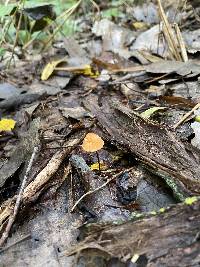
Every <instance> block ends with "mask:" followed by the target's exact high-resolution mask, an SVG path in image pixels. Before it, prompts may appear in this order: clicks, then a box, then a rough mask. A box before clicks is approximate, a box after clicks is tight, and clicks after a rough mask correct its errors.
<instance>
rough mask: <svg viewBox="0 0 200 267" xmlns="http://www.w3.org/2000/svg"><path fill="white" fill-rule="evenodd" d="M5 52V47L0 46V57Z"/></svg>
mask: <svg viewBox="0 0 200 267" xmlns="http://www.w3.org/2000/svg"><path fill="white" fill-rule="evenodd" d="M5 52H6V49H5V48H2V47H0V57H2V56H3V55H4V54H5Z"/></svg>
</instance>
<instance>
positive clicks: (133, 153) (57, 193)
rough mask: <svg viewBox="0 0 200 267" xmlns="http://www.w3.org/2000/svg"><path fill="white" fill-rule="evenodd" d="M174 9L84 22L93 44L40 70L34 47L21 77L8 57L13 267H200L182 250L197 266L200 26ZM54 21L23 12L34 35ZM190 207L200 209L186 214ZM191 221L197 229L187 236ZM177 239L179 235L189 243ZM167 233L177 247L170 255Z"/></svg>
mask: <svg viewBox="0 0 200 267" xmlns="http://www.w3.org/2000/svg"><path fill="white" fill-rule="evenodd" d="M169 2H170V1H169ZM191 2H193V1H191ZM91 3H93V1H91ZM93 4H94V3H93ZM162 4H163V3H161V1H147V3H144V4H141V5H139V4H138V5H137V4H136V6H134V5H133V6H129V5H122V6H120V7H118V8H119V9H120V16H119V17H115V12H112V13H111V17H110V19H108V17H109V16H107V18H103V19H99V20H95V21H94V18H93V15H91V14H90V15H89V18H87V19H86V17H85V15H86V14H84V12H83V13H82V12H81V11H80V10H79V12H80V17H79V23H80V25H82V27H83V30H82V32H79V33H77V34H76V35H74V36H73V37H67V36H65V35H61V37H59V38H58V39H56V38H55V39H54V40H53V41H52V42H51V45H50V46H49V48H48V49H47V51H43V53H41V54H40V55H38V56H37V57H35V58H34V53H37V52H36V51H37V49H36V51H35V52H34V49H35V48H34V40H33V41H32V46H27V51H26V52H25V51H24V50H23V49H21V46H20V45H19V46H18V45H17V47H16V48H17V49H19V51H20V49H21V51H20V52H18V53H14V56H15V57H16V59H17V60H16V61H15V62H13V63H12V64H11V66H10V69H6V63H7V59H6V58H5V56H2V58H1V68H2V74H1V85H0V100H1V101H0V109H1V112H0V115H1V121H0V127H1V129H0V131H1V136H0V147H1V150H0V156H1V158H0V190H1V191H0V192H1V197H0V201H1V209H0V223H1V224H0V231H1V235H2V237H1V239H0V243H1V245H2V251H1V252H0V253H1V254H0V257H1V261H2V262H3V264H4V265H6V266H13V264H14V265H15V266H24V265H25V263H26V262H29V266H33V265H36V266H39V265H40V264H43V265H44V266H48V265H49V264H51V265H52V266H72V263H73V261H74V260H75V257H74V256H71V257H67V256H66V255H72V254H74V253H75V252H76V253H77V254H78V256H79V255H80V253H81V254H82V255H83V256H84V257H79V259H78V262H77V266H82V265H81V264H83V266H89V265H87V263H88V261H90V260H91V259H92V264H93V265H91V266H113V265H111V264H112V262H115V264H116V265H114V266H118V265H117V264H119V262H120V261H121V262H124V264H125V262H126V263H127V264H128V262H130V261H131V260H132V262H134V263H135V262H136V263H137V262H140V261H145V262H146V264H147V263H148V264H151V263H152V261H154V263H155V264H154V266H160V265H162V264H163V265H165V264H166V266H170V264H169V262H167V263H166V261H167V260H166V258H165V257H164V256H163V255H164V254H167V255H168V257H169V258H171V259H172V260H174V261H176V260H177V262H178V264H180V262H182V263H183V264H182V266H188V265H187V263H185V258H184V257H182V258H181V259H178V258H175V257H174V255H175V254H176V253H177V251H176V249H177V244H178V243H179V242H181V243H182V244H183V247H184V248H185V249H191V251H192V252H191V255H193V259H192V261H193V262H194V264H195V263H196V261H197V256H194V255H196V254H195V253H196V251H197V247H195V246H194V247H193V248H191V247H189V245H188V244H189V243H188V240H195V239H194V237H195V236H196V235H197V233H198V228H197V227H196V225H198V223H199V221H198V216H197V213H196V210H198V205H199V200H198V197H199V194H200V181H199V174H200V169H199V159H200V153H199V147H200V145H199V143H200V142H199V122H198V119H196V120H195V116H199V109H197V108H198V103H199V99H200V90H199V75H200V71H199V65H200V63H199V62H200V61H199V56H198V51H199V47H200V44H199V38H198V32H197V31H198V30H196V29H195V23H193V24H191V25H190V24H189V25H188V22H190V21H196V20H197V16H196V15H195V14H194V13H195V12H194V9H193V8H192V7H191V6H190V5H188V6H187V8H186V7H185V6H184V5H182V3H180V6H177V3H169V4H168V6H167V7H166V6H165V5H164V4H163V6H162ZM181 5H182V6H181ZM94 6H95V5H94ZM44 7H45V6H39V7H31V8H25V9H24V11H23V12H24V13H23V16H24V18H25V17H27V18H28V21H29V22H30V21H31V22H32V23H33V24H34V27H33V28H32V32H37V31H39V30H43V28H42V27H46V26H44V23H43V22H45V23H46V19H47V18H48V19H50V20H51V21H54V20H55V19H56V17H55V13H54V7H53V6H52V5H47V7H48V8H47V9H45V8H44ZM96 7H97V6H96ZM99 7H100V9H101V8H102V9H105V7H104V4H100V5H99ZM157 7H159V11H158V10H157ZM163 7H164V8H163ZM175 7H176V10H177V13H174V11H175ZM12 8H13V7H12ZM108 8H110V7H109V5H108ZM72 10H73V9H72ZM108 10H109V9H108ZM11 11H12V9H11V6H9V8H8V9H7V10H5V9H4V11H3V12H4V13H5V12H6V13H5V14H6V15H8V14H9V13H10V12H11ZM132 11H133V12H132ZM109 12H110V11H109ZM109 12H108V11H107V13H109ZM127 14H128V15H127ZM24 21H25V20H24ZM18 22H19V18H18ZM174 22H175V23H177V24H175V26H174ZM196 23H197V24H198V21H197V22H196ZM22 26H23V25H22ZM29 26H30V25H29ZM20 30H23V29H20ZM190 36H192V37H191V38H190ZM194 36H195V37H194ZM191 39H192V40H191ZM4 45H5V44H4ZM35 45H36V43H35ZM5 47H6V45H5ZM36 47H37V46H36ZM6 48H7V47H6ZM13 51H14V50H13ZM20 53H21V55H23V56H19V55H20ZM5 118H6V119H7V118H9V121H5ZM10 118H12V120H11V119H10ZM8 122H10V123H11V124H8ZM14 126H15V127H14ZM35 148H37V149H36V151H37V152H36V155H34V159H33V160H32V161H31V164H30V159H31V158H32V157H33V153H34V151H35ZM97 151H98V154H97V153H91V152H97ZM28 166H29V167H28ZM27 168H30V170H29V171H28V172H27ZM25 177H26V179H25ZM23 184H24V185H25V186H22V185H23ZM190 198H191V199H193V198H194V199H195V201H192V202H191V203H190V201H185V202H184V200H185V199H186V200H187V199H190ZM16 199H19V202H18V203H19V205H18V207H17V209H16V208H15V207H16V206H17V205H16V204H17V203H16ZM187 203H189V204H188V205H190V206H191V207H190V210H189V209H187V207H186V206H187ZM193 207H194V208H193ZM13 211H14V212H15V213H16V214H15V216H14V215H13V214H14V213H13ZM188 212H190V213H191V216H193V218H194V219H193V224H192V222H188V224H187V225H185V224H184V220H185V219H186V217H187V216H186V215H187V214H188ZM13 218H14V219H13ZM138 218H140V220H138ZM172 218H176V219H177V221H173V219H172ZM10 221H12V224H13V227H12V228H11V227H10V229H9V230H8V228H9V227H6V225H7V226H8V225H9V223H8V222H10ZM12 224H11V226H12ZM156 225H157V227H158V228H156ZM180 225H181V226H182V228H181V229H182V231H183V232H184V235H183V236H181V234H180V232H178V231H179V230H178V229H179V228H178V226H180ZM165 227H166V229H169V232H168V233H169V236H166V233H167V231H165ZM187 227H193V228H192V229H193V232H192V234H191V236H190V231H189V230H188V228H187ZM106 229H107V230H106ZM133 229H134V231H133ZM159 229H160V230H159ZM171 229H172V230H173V229H174V231H177V233H179V235H178V236H177V239H176V241H174V240H173V236H174V233H173V234H172V233H171ZM115 230H116V232H115ZM144 231H146V232H147V233H148V234H149V239H148V242H149V243H148V242H147V237H146V236H145V235H144V234H143V233H144ZM158 231H160V236H162V238H163V240H168V241H169V242H168V243H167V242H166V243H165V242H160V247H159V249H158V248H156V247H154V246H155V242H154V240H155V239H156V234H157V233H158ZM133 232H134V233H135V236H133ZM5 236H6V238H7V237H8V238H7V243H5V241H6V240H5V239H6V238H3V237H5ZM27 236H29V238H28V239H26V238H24V239H23V237H27ZM84 236H85V237H86V238H85V239H84ZM116 236H117V241H116V243H117V245H116V246H115V244H116V243H115V242H114V240H116V239H115V237H116ZM171 236H172V237H171ZM20 237H22V239H21V241H20ZM137 237H138V240H139V243H138V244H137ZM78 239H79V240H81V239H82V241H81V242H80V243H79V242H78V241H77V240H78ZM108 239H109V240H111V243H110V245H108V243H109V242H108ZM145 244H146V245H145ZM152 244H154V245H152ZM169 244H170V245H169ZM72 245H75V247H72ZM145 246H146V247H145ZM152 247H153V248H154V249H152ZM30 248H31V249H30ZM130 248H131V249H130ZM87 249H88V250H89V254H88V253H87ZM134 249H135V250H134ZM95 250H96V251H97V252H98V253H97V255H95ZM129 250H130V251H129ZM173 251H174V253H175V254H173ZM100 252H101V253H100ZM164 252H165V253H164ZM90 253H91V254H90ZM180 253H182V252H180ZM16 255H17V256H16ZM178 255H181V254H178ZM182 255H183V254H182ZM116 262H117V263H116ZM161 262H162V263H161ZM95 264H96V265H95ZM105 264H106V265H105ZM167 264H169V265H167ZM184 264H185V265H184ZM124 266H125V265H124ZM138 266H139V265H138ZM144 266H146V265H144Z"/></svg>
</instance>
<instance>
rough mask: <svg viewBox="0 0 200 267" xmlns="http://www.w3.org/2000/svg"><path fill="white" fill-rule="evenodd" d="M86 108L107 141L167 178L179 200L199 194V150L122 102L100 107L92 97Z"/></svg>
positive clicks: (107, 103)
mask: <svg viewBox="0 0 200 267" xmlns="http://www.w3.org/2000/svg"><path fill="white" fill-rule="evenodd" d="M85 105H86V106H87V107H88V108H89V109H90V110H91V112H92V113H93V115H95V117H96V118H97V120H98V121H99V123H100V124H101V127H103V128H104V129H105V131H106V133H107V135H108V138H109V139H110V140H111V141H112V142H115V143H116V145H118V146H120V147H122V148H123V149H126V151H128V152H130V153H132V154H134V155H135V157H136V158H137V159H138V160H139V161H140V162H142V163H143V164H144V165H145V166H146V167H147V168H149V169H150V170H151V171H152V172H153V173H156V174H157V175H159V176H161V177H162V178H164V179H165V181H166V182H167V184H168V185H169V186H170V187H171V188H172V190H173V192H174V193H175V195H176V196H177V197H178V198H179V199H180V200H183V199H184V198H185V197H186V196H188V195H199V194H200V164H199V163H200V153H199V150H197V149H195V148H194V147H192V146H190V145H189V144H188V145H186V144H184V143H182V142H181V141H180V140H179V139H178V138H177V137H176V135H175V133H174V132H172V131H170V130H168V129H167V128H166V127H165V126H161V125H159V124H157V123H155V122H153V121H150V120H147V119H144V118H142V117H141V116H140V115H139V114H138V113H136V112H134V111H132V110H131V109H129V108H128V107H126V106H124V105H122V104H120V103H119V102H115V101H113V100H110V101H109V100H106V99H104V100H103V103H102V106H99V104H98V99H97V98H96V97H95V96H94V95H93V96H90V97H89V98H88V100H87V102H86V104H85Z"/></svg>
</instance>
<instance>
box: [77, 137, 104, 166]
mask: <svg viewBox="0 0 200 267" xmlns="http://www.w3.org/2000/svg"><path fill="white" fill-rule="evenodd" d="M103 146H104V141H103V140H102V138H101V137H100V136H98V135H97V134H95V133H88V134H87V135H86V136H85V138H84V140H83V144H82V148H83V150H85V151H86V152H96V155H97V160H98V163H99V171H100V160H99V154H98V152H97V151H98V150H100V149H101V148H102V147H103Z"/></svg>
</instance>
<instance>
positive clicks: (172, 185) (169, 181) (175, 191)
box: [165, 177, 185, 201]
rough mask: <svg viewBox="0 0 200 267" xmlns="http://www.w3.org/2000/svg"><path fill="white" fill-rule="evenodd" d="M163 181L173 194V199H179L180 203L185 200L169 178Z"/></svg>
mask: <svg viewBox="0 0 200 267" xmlns="http://www.w3.org/2000/svg"><path fill="white" fill-rule="evenodd" d="M165 181H166V183H167V184H168V186H169V187H170V188H171V189H172V190H173V193H174V195H175V197H176V198H177V199H179V200H180V201H184V200H185V196H184V194H183V193H182V192H181V191H180V190H179V188H178V186H177V184H176V183H175V182H174V181H173V180H172V179H171V178H168V177H165Z"/></svg>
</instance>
